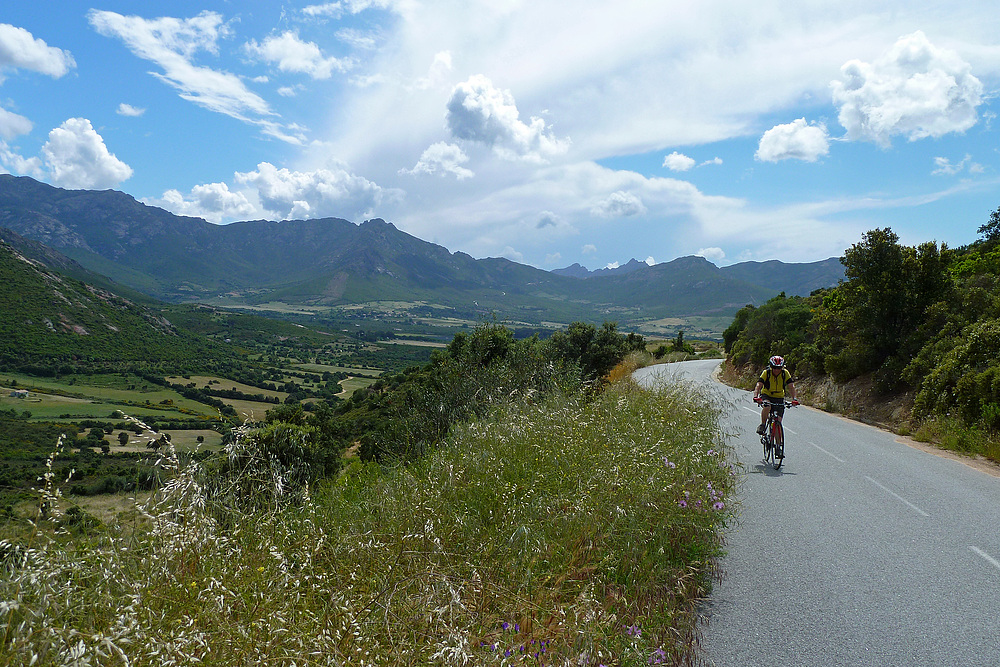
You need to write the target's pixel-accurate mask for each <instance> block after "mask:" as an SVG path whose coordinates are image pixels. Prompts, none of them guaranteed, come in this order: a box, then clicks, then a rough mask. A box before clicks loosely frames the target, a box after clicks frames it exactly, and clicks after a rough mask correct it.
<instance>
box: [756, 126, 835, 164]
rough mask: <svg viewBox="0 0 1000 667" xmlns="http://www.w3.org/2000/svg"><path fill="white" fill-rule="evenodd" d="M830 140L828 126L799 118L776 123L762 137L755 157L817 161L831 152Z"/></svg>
mask: <svg viewBox="0 0 1000 667" xmlns="http://www.w3.org/2000/svg"><path fill="white" fill-rule="evenodd" d="M829 152H830V140H829V138H828V135H827V131H826V126H825V125H822V124H812V125H810V124H809V123H807V122H806V119H805V118H799V119H798V120H795V121H793V122H791V123H786V124H784V125H776V126H774V127H772V128H771V129H770V130H768V131H767V132H765V133H764V135H763V136H762V137H761V138H760V144H759V145H758V147H757V153H756V154H755V157H756V158H757V159H758V160H763V161H765V162H777V161H779V160H789V159H795V160H805V161H806V162H815V161H816V160H817V159H819V158H820V157H822V156H824V155H827V154H829Z"/></svg>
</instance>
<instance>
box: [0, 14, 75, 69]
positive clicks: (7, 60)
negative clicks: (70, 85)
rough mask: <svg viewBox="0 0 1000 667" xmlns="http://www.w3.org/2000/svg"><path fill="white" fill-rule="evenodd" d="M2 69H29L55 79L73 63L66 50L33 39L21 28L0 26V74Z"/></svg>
mask: <svg viewBox="0 0 1000 667" xmlns="http://www.w3.org/2000/svg"><path fill="white" fill-rule="evenodd" d="M5 67H17V68H21V69H29V70H32V71H34V72H40V73H42V74H47V75H49V76H51V77H54V78H57V79H58V78H59V77H61V76H63V75H64V74H66V73H67V72H69V71H70V70H71V69H72V68H74V67H76V62H75V61H74V60H73V56H72V55H70V53H69V51H63V50H62V49H57V48H55V47H53V46H49V45H48V44H46V43H45V42H44V41H43V40H41V39H35V37H34V35H32V34H31V33H30V32H28V31H27V30H25V29H24V28H18V27H15V26H12V25H10V24H7V23H0V72H2V70H3V69H4V68H5ZM2 81H3V76H2V75H0V82H2Z"/></svg>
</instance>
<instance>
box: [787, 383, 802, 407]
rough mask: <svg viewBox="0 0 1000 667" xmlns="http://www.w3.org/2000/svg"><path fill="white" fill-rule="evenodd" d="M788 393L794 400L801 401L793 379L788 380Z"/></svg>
mask: <svg viewBox="0 0 1000 667" xmlns="http://www.w3.org/2000/svg"><path fill="white" fill-rule="evenodd" d="M787 386H788V395H789V396H791V397H792V400H793V401H795V402H796V403H798V402H799V399H798V396H796V394H795V383H794V382H792V381H791V380H789V381H788V385H787Z"/></svg>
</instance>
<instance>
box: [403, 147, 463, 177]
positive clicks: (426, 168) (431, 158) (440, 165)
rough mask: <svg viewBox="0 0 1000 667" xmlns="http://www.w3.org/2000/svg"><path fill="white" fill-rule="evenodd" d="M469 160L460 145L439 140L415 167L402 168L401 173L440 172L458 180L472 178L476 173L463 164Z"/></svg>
mask: <svg viewBox="0 0 1000 667" xmlns="http://www.w3.org/2000/svg"><path fill="white" fill-rule="evenodd" d="M468 161H469V156H468V155H466V154H465V151H463V150H462V148H461V147H460V146H456V145H455V144H449V143H446V142H444V141H439V142H437V143H436V144H432V145H431V146H429V147H428V148H427V150H425V151H424V152H423V154H422V155H421V156H420V159H419V160H418V161H417V164H415V165H414V166H413V169H400V170H399V173H401V174H413V175H416V174H440V175H442V176H446V175H448V174H452V175H454V176H455V177H456V178H458V180H460V181H461V180H463V179H466V178H472V177H473V176H475V175H476V174H475V173H474V172H473V171H472V170H471V169H466V168H465V167H463V166H462V165H463V164H465V163H466V162H468Z"/></svg>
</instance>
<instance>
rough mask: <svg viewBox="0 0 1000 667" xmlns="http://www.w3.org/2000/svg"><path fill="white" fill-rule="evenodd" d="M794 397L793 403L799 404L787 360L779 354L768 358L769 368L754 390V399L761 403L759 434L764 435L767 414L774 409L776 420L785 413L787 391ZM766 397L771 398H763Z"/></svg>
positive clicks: (761, 376) (778, 420)
mask: <svg viewBox="0 0 1000 667" xmlns="http://www.w3.org/2000/svg"><path fill="white" fill-rule="evenodd" d="M786 391H787V392H788V395H789V396H791V398H792V405H798V404H799V401H798V399H797V398H796V397H795V384H794V383H793V382H792V374H791V373H790V372H789V371H788V369H787V368H785V360H784V359H783V358H782V357H779V356H778V355H774V356H773V357H771V358H770V359H769V360H768V363H767V368H766V369H765V370H764V372H763V373H761V374H760V377H759V378H758V379H757V386H756V387H754V390H753V400H754V402H756V403H759V404H760V405H761V411H760V426H758V427H757V435H764V424H765V423H767V415H768V414H769V413H770V412H771V410H774V420H775V421H777V422H780V421H781V416H782V415H784V414H785V392H786ZM764 398H766V399H769V400H763V399H764Z"/></svg>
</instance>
